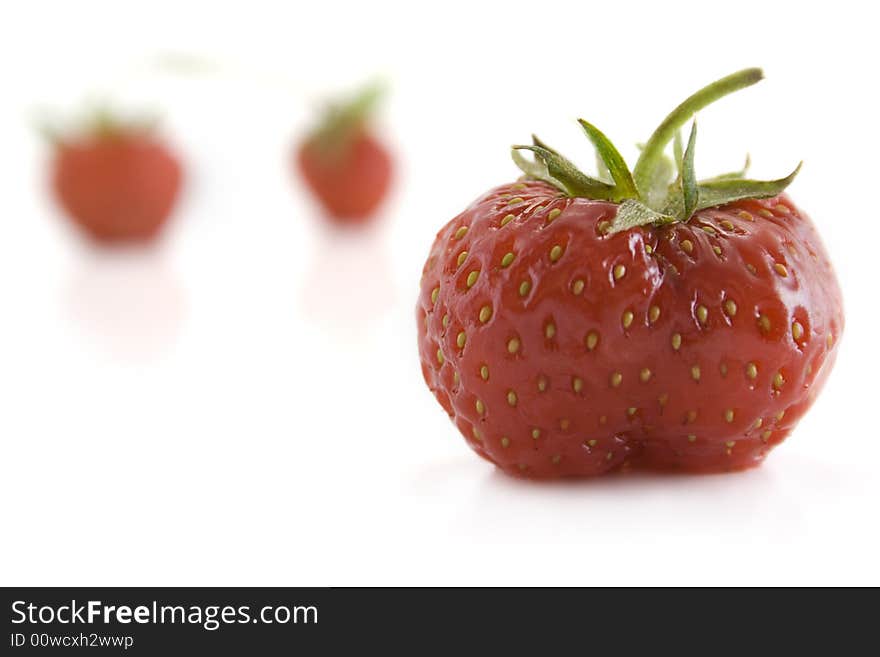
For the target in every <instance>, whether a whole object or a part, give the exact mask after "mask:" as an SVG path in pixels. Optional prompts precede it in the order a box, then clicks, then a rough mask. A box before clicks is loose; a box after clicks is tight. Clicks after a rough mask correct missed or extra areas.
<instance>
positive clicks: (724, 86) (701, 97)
mask: <svg viewBox="0 0 880 657" xmlns="http://www.w3.org/2000/svg"><path fill="white" fill-rule="evenodd" d="M763 78H764V72H763V71H762V70H761V69H759V68H747V69H744V70H742V71H738V72H737V73H733V74H731V75H728V76H727V77H724V78H721V79H720V80H717V81H715V82H713V83H712V84H710V85H707V86H705V87H703V88H702V89H700V90H699V91H698V92H696V93H695V94H692V95H691V96H690V97H688V98H687V99H686V100H685V101H684V102H682V103H681V104H680V105H679V106H678V107H676V108H675V109H674V110H672V111H671V112H670V113H669V115H668V116H667V117H666V118H665V119H663V121H662V122H661V123H660V125H659V126H657V129H656V130H654V134H652V135H651V137H650V139H648V141H647V142H646V143H645V147H644V148H643V149H642V152H641V154H640V155H639V159H638V161H637V162H636V166H635V168H634V169H633V177H634V178H635V181H636V186H638V187H639V189H641V188H642V185H644V184H645V183H646V181H647V180H648V178H649V177H650V172H651V170H652V169H653V168H654V167H655V166H656V165H657V160H659V159H660V157H661V156H662V154H663V151H664V149H665V148H666V145H667V144H668V143H669V142H670V141H671V140H672V139H673V137H674V136H675V133H676V131H677V130H678V129H679V128H681V126H683V125H684V124H685V123H687V122H688V120H690V119H691V117H693V116H694V114H696V113H697V112H699V111H700V110H701V109H703V108H704V107H706V106H707V105H710V104H712V103H714V102H715V101H716V100H719V99H720V98H723V97H724V96H726V95H728V94H731V93H733V92H734V91H739V90H740V89H744V88H745V87H750V86H751V85H753V84H755V83H756V82H759V81H761V80H762V79H763Z"/></svg>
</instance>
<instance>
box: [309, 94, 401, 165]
mask: <svg viewBox="0 0 880 657" xmlns="http://www.w3.org/2000/svg"><path fill="white" fill-rule="evenodd" d="M384 95H385V87H384V86H383V85H381V84H379V83H373V84H370V85H369V86H367V87H364V88H363V89H361V90H360V91H359V92H358V93H356V94H355V95H354V96H352V97H350V98H347V99H345V100H343V101H341V102H335V103H330V104H328V105H327V107H326V108H325V110H324V114H323V116H322V119H321V122H320V123H319V124H318V126H317V127H316V128H315V130H314V131H313V132H312V139H313V140H314V142H315V143H316V144H318V145H319V146H320V147H321V149H322V150H323V151H325V152H334V151H338V150H340V149H344V148H345V146H346V145H347V144H348V143H349V140H351V139H352V138H353V137H354V136H355V135H357V134H358V133H359V132H360V131H361V130H362V129H363V127H364V125H365V124H366V122H367V121H368V120H369V118H370V115H371V114H372V113H373V111H374V110H375V108H376V105H377V104H378V103H379V101H380V100H381V99H382V97H383V96H384Z"/></svg>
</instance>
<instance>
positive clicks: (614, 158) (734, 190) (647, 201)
mask: <svg viewBox="0 0 880 657" xmlns="http://www.w3.org/2000/svg"><path fill="white" fill-rule="evenodd" d="M763 77H764V73H763V71H761V69H759V68H747V69H743V70H741V71H737V72H736V73H733V74H731V75H728V76H726V77H723V78H721V79H720V80H717V81H715V82H713V83H712V84H709V85H707V86H705V87H703V88H702V89H700V90H699V91H697V92H695V93H693V94H691V95H690V96H689V97H688V98H687V99H685V100H684V101H683V102H682V103H680V104H679V105H678V106H677V107H676V108H675V109H674V110H672V112H670V113H669V114H668V115H667V116H666V118H664V119H663V121H662V122H661V123H660V125H659V126H658V127H657V128H656V129H655V130H654V132H653V133H652V135H651V137H650V138H649V139H648V140H647V141H646V142H644V143H643V144H640V145H639V150H640V153H639V158H638V160H637V162H636V165H635V167H633V168H632V169H630V168H629V167H628V166H627V164H626V161H625V160H624V158H623V156H622V155H621V154H620V152H619V151H618V150H617V148H616V147H615V146H614V144H613V143H612V142H611V140H610V139H608V137H606V136H605V134H604V133H603V132H602V131H601V130H599V129H598V128H597V127H596V126H595V125H593V124H592V123H589V122H588V121H585V120H584V119H578V123H579V124H580V127H581V129H582V130H583V132H584V134H585V135H586V137H587V138H588V139H589V140H590V142H591V144H592V146H593V149H594V151H595V155H596V166H597V171H598V174H597V177H596V178H593V177H591V176H588V175H586V174H584V173H582V172H581V171H580V170H579V169H578V168H577V167H576V166H575V165H574V164H573V163H572V162H571V161H569V160H568V159H566V158H565V157H563V156H562V155H561V154H560V153H559V152H558V151H556V150H554V149H552V148H550V147H549V146H547V145H546V144H545V143H544V142H542V141H541V140H540V139H538V138H537V137H536V136H534V135H533V136H532V145H531V146H524V145H523V146H514V147H513V151H512V157H513V160H514V162H515V163H516V165H517V166H518V167H519V168H520V169H521V170H522V171H523V173H524V174H525V175H526V177H528V178H533V179H536V180H543V181H544V182H547V183H549V184H551V185H553V186H554V187H556V188H558V189H559V190H561V191H562V192H563V193H564V194H566V195H568V196H577V197H584V198H589V199H594V200H603V201H611V202H614V203H619V204H620V207H619V208H618V218H617V219H616V220H615V221H614V222H612V228H611V230H610V231H609V232H610V233H614V232H619V231H621V230H626V229H628V228H632V227H635V226H646V225H662V224H667V223H671V222H674V221H677V222H686V221H688V220H689V219H690V217H691V216H692V215H693V213H694V212H697V211H699V210H702V209H705V208H710V207H715V206H718V205H724V204H726V203H731V202H733V201H738V200H742V199H746V198H767V197H770V196H775V195H777V194H779V193H781V192H782V191H783V190H784V189H785V188H786V187H787V186H788V185H790V184H791V182H792V181H793V180H794V178H795V176H796V175H797V173H798V171H799V170H800V165H798V167H797V168H796V169H795V170H794V171H793V172H792V173H790V174H789V175H788V176H786V177H785V178H779V179H778V180H768V181H760V180H751V179H747V178H745V175H746V172H747V170H748V167H749V164H750V160H749V157H748V156H746V162H745V165H744V166H743V168H742V169H741V170H740V171H736V172H732V173H725V174H721V175H717V176H714V177H712V178H707V179H704V180H698V179H697V175H696V172H695V165H694V153H695V144H696V136H697V127H696V121H694V123H693V125H692V127H691V131H690V135H689V137H688V140H687V144H684V143H683V141H682V138H681V129H682V127H683V126H684V125H685V124H686V123H687V122H688V121H690V120H691V119H694V117H695V116H696V113H697V112H698V111H700V110H702V109H703V108H705V107H707V106H708V105H710V104H712V103H714V102H715V101H716V100H719V99H721V98H723V97H724V96H727V95H728V94H731V93H733V92H734V91H738V90H740V89H744V88H746V87H749V86H751V85H753V84H755V83H757V82H759V81H760V80H762V79H763ZM670 142H672V145H673V149H672V150H673V153H672V157H670V156H668V155H667V154H666V149H667V147H668V146H669V144H670ZM525 150H527V151H531V153H532V155H533V158H532V159H528V158H526V157H524V156H523V154H522V151H525Z"/></svg>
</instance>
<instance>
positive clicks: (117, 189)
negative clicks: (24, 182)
mask: <svg viewBox="0 0 880 657" xmlns="http://www.w3.org/2000/svg"><path fill="white" fill-rule="evenodd" d="M181 179H182V171H181V166H180V164H179V163H178V161H177V158H176V157H175V156H174V154H173V153H172V152H171V151H170V150H168V149H167V148H166V147H165V146H164V145H163V144H161V143H160V142H158V141H156V140H155V139H154V138H153V137H151V136H150V135H148V134H144V133H131V134H127V133H126V134H123V133H114V134H112V135H93V136H89V137H84V138H81V139H78V140H76V141H70V142H64V143H61V144H60V145H59V146H58V147H57V149H56V151H55V157H54V161H53V163H52V184H53V188H54V191H55V194H56V197H57V198H58V200H59V201H60V203H61V205H62V206H63V207H64V209H65V210H66V211H67V214H68V215H69V216H70V218H71V219H73V221H74V222H75V223H76V224H77V225H78V226H80V227H81V228H83V229H84V230H85V231H86V232H87V233H88V234H89V235H90V236H91V237H92V238H94V239H95V240H97V241H98V242H105V243H110V242H142V241H149V240H152V239H153V238H155V237H156V235H157V234H158V233H159V231H160V230H161V228H162V227H163V226H164V225H165V222H166V221H167V220H168V217H169V215H170V214H171V210H172V208H173V207H174V203H175V201H176V199H177V196H178V193H179V191H180V186H181Z"/></svg>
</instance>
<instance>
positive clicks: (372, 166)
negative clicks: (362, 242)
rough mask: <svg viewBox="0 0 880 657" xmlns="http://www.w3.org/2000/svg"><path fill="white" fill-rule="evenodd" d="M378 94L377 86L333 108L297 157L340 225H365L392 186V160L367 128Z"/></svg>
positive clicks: (300, 168) (329, 214)
mask: <svg viewBox="0 0 880 657" xmlns="http://www.w3.org/2000/svg"><path fill="white" fill-rule="evenodd" d="M378 96H379V90H378V88H376V87H371V88H369V89H367V90H366V91H364V92H363V93H362V94H360V95H359V96H358V97H356V98H355V99H354V100H352V101H350V102H348V103H346V104H343V105H338V106H332V107H331V108H330V109H329V111H328V112H327V114H326V116H325V117H324V120H323V122H322V123H321V125H320V126H319V127H318V128H317V130H315V131H314V132H312V134H310V135H309V136H308V137H307V138H306V140H305V141H304V142H303V143H302V144H300V146H299V148H298V151H297V154H296V159H297V164H298V165H299V170H300V172H301V173H302V176H303V178H305V181H306V183H307V184H308V186H309V187H310V189H311V190H312V192H314V194H315V196H316V197H317V198H318V200H319V201H320V203H321V205H322V206H323V207H324V209H325V210H326V211H327V214H328V216H329V217H330V218H331V219H332V220H334V221H335V222H337V223H340V224H363V223H366V222H367V221H368V220H369V219H370V218H371V217H372V216H373V213H374V212H375V210H376V208H377V207H378V206H379V204H380V203H381V202H382V200H383V199H384V198H385V195H386V194H387V192H388V188H389V186H390V183H391V176H392V161H391V156H390V155H389V153H388V150H387V149H386V148H385V146H384V145H383V144H382V142H381V141H379V140H378V139H377V138H376V137H375V136H374V135H373V134H372V133H371V132H370V129H369V126H368V125H367V119H368V118H369V114H370V112H371V110H372V109H373V106H374V105H375V103H376V101H377V99H378Z"/></svg>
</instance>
